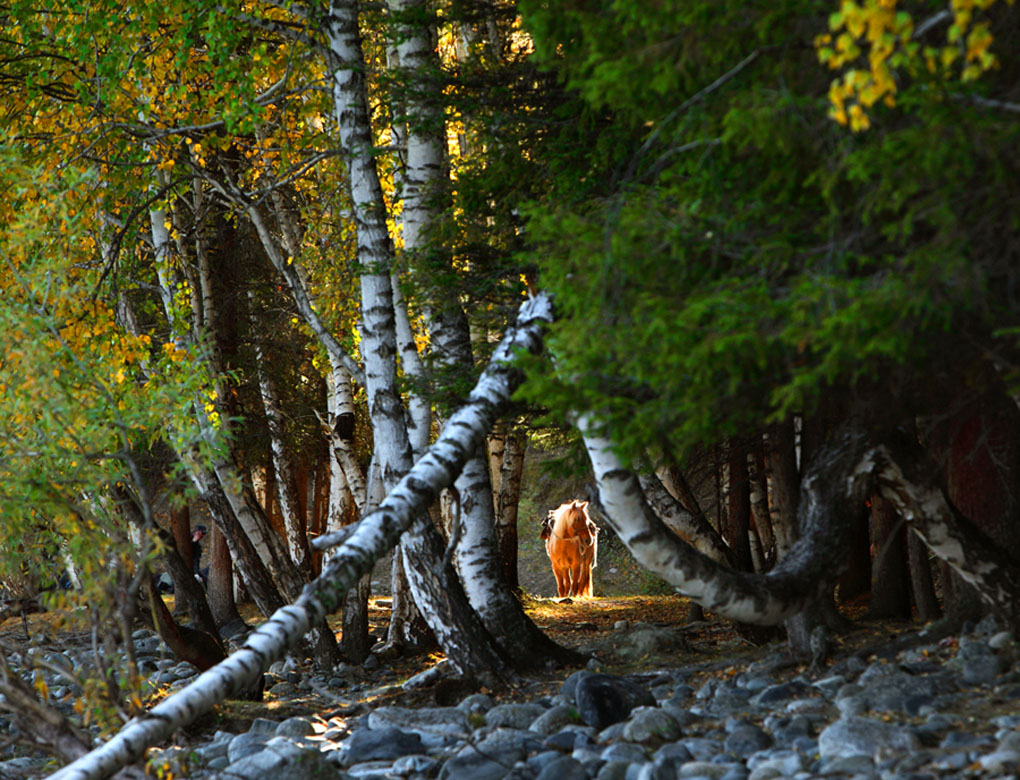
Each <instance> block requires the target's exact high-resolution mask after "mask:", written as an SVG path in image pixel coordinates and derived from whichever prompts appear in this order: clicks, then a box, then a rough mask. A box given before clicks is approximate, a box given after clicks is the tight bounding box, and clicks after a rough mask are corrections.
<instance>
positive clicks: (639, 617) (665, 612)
mask: <svg viewBox="0 0 1020 780" xmlns="http://www.w3.org/2000/svg"><path fill="white" fill-rule="evenodd" d="M542 462H543V458H541V457H537V458H530V457H529V460H528V462H527V464H526V468H525V475H524V490H523V494H522V498H521V505H520V513H519V569H518V570H519V578H520V585H521V599H522V603H523V604H524V607H525V609H526V611H527V612H528V614H529V615H530V616H531V617H532V619H533V620H534V621H535V622H536V623H537V624H538V626H539V627H540V628H542V629H543V630H544V631H545V632H546V633H547V634H548V635H549V636H550V637H551V638H552V639H553V640H555V641H556V642H558V643H559V644H561V645H563V646H566V647H570V648H573V649H577V650H580V651H582V652H583V653H585V654H586V655H592V654H593V655H594V656H595V657H596V658H597V659H598V663H599V666H600V668H601V669H603V670H605V671H608V672H613V673H617V674H626V673H630V672H640V671H647V670H652V669H662V668H680V667H684V668H689V669H692V670H697V672H696V677H701V676H705V675H713V676H726V675H734V674H737V673H738V672H739V671H740V669H742V668H744V667H745V666H746V665H747V664H749V663H751V662H752V661H754V660H756V659H760V658H762V657H764V656H765V655H767V654H770V653H773V654H774V653H776V652H777V651H779V650H780V649H781V647H782V643H781V639H780V632H778V631H777V632H775V633H774V635H773V636H771V637H769V636H754V635H749V634H748V633H747V632H739V631H738V630H737V629H736V627H735V626H734V624H732V623H731V622H728V621H722V620H714V619H712V616H711V615H708V619H707V620H703V621H699V622H695V623H690V622H688V612H689V606H690V605H689V602H688V601H687V599H685V598H682V597H680V596H677V595H676V594H674V593H673V592H672V589H671V588H670V587H669V586H668V585H666V583H664V582H662V581H661V580H659V579H658V578H656V577H654V576H653V575H651V574H649V573H648V572H646V571H645V570H644V569H642V568H641V567H640V566H639V565H638V564H637V563H636V562H635V561H634V560H633V558H632V557H631V556H630V554H629V552H628V551H627V550H626V548H625V547H624V546H623V545H622V543H621V542H620V541H619V539H617V538H616V537H615V536H614V535H613V534H612V533H611V532H609V531H608V529H607V530H606V532H605V533H603V534H602V535H601V536H600V538H601V541H600V546H599V564H598V568H597V569H596V571H595V578H594V581H595V596H594V597H593V598H590V599H560V598H558V597H557V595H556V589H555V580H554V578H553V575H552V570H551V567H550V565H549V561H548V558H547V557H546V554H545V547H544V544H543V543H542V541H541V540H540V539H539V531H540V527H541V520H542V518H544V517H545V516H546V514H547V512H548V511H549V510H550V509H553V508H555V507H557V506H559V505H560V504H561V503H564V502H565V501H568V500H570V499H572V498H583V497H585V494H586V491H585V484H584V480H583V479H579V478H576V477H573V478H572V477H563V476H557V475H556V474H555V472H553V471H550V470H548V469H546V468H543V466H542ZM388 575H389V568H388V564H387V563H386V562H380V565H379V566H378V567H377V569H376V571H375V573H374V576H373V586H374V588H373V596H372V599H371V602H370V623H371V633H372V634H373V635H374V636H376V637H382V636H385V633H386V627H387V624H388V621H389V615H390V609H389V606H390V599H389V597H388V596H389V587H388V585H389V583H388V579H389V577H388ZM865 608H866V603H858V604H853V605H850V607H849V608H848V609H847V610H846V611H847V614H848V616H849V617H853V618H859V617H861V615H862V613H863V612H864V610H865ZM240 610H241V613H242V615H243V617H244V618H245V619H246V621H247V622H248V623H249V624H250V625H256V624H258V623H259V622H261V620H262V617H261V615H260V614H259V613H258V612H257V610H256V609H255V608H254V606H253V605H241V607H240ZM331 623H332V624H333V625H334V627H335V629H336V630H337V632H339V630H340V617H339V615H337V616H334V617H333V618H332V619H331ZM636 624H648V625H651V626H654V627H655V628H658V629H665V630H667V631H669V632H672V634H674V635H675V637H676V641H675V642H671V643H667V644H666V645H664V646H662V647H660V648H657V649H656V650H655V651H653V652H650V653H648V654H645V655H641V654H635V653H634V652H632V651H631V652H620V651H621V647H623V643H624V642H625V640H626V638H627V636H628V634H629V632H628V631H626V630H623V629H624V627H633V626H635V625H636ZM26 628H27V629H28V634H29V635H30V636H31V637H32V640H31V643H32V644H36V645H39V646H41V647H42V648H43V649H50V648H52V649H65V650H66V649H68V648H70V647H77V648H78V649H81V650H84V649H85V647H86V646H87V645H88V644H89V643H90V642H91V637H90V633H89V632H88V631H87V630H81V629H80V628H79V629H78V630H74V629H72V628H71V627H69V626H66V625H65V626H61V625H60V624H58V623H57V622H56V615H52V614H33V615H28V616H27V618H26V622H25V623H24V624H23V623H22V620H21V619H20V618H17V617H15V618H10V619H8V620H6V621H4V622H2V623H0V642H2V643H3V644H5V645H8V646H12V647H21V648H24V646H25V645H26V644H27V642H26V635H25V629H26ZM919 628H920V626H919V625H918V624H907V623H892V622H880V623H875V622H858V623H856V624H855V627H854V629H853V630H851V631H850V632H849V633H847V634H845V635H842V636H840V637H838V638H836V648H835V651H836V652H835V653H834V655H836V656H845V655H846V654H847V653H851V652H857V651H860V650H861V649H862V648H866V647H875V648H881V647H882V646H883V645H887V644H888V643H890V642H891V641H893V640H894V639H895V638H896V637H898V636H899V635H901V634H902V633H904V632H907V631H912V630H913V631H916V630H917V629H919ZM437 660H438V656H437V655H435V654H433V655H431V656H427V657H423V656H413V657H406V658H397V659H388V660H386V661H384V662H383V669H381V670H379V671H383V670H385V671H384V674H383V675H382V676H381V677H379V686H378V693H377V694H376V695H375V696H365V697H364V698H363V699H361V702H362V706H378V705H381V704H403V705H424V704H435V703H448V702H439V701H438V698H437V697H438V695H439V694H438V693H437V692H436V691H430V690H420V691H403V690H401V689H400V688H399V684H400V683H401V682H403V681H405V680H407V679H408V678H410V677H412V676H413V675H414V674H416V673H417V672H420V671H421V670H422V669H424V668H427V667H428V666H431V665H432V664H433V663H435V662H436V661H437ZM570 671H571V670H568V669H561V670H555V671H553V670H540V669H536V670H535V671H534V674H529V675H528V681H527V682H526V683H525V685H524V687H523V688H521V689H520V690H518V691H511V692H509V693H508V694H507V695H508V696H509V697H510V698H516V697H518V696H520V697H532V696H535V695H536V692H537V693H546V692H548V693H552V692H555V691H556V690H558V686H559V685H560V684H561V682H562V680H563V678H564V677H565V676H566V675H567V674H569V673H570ZM790 671H791V672H794V673H795V669H791V670H790ZM378 674H379V672H375V673H372V674H371V675H370V677H376V676H377V675H378ZM333 707H335V702H330V701H329V700H327V699H323V698H322V697H321V696H319V695H315V694H311V695H308V696H307V697H296V698H291V699H289V700H287V701H285V702H284V701H269V700H267V701H266V702H264V703H262V704H252V703H246V702H229V703H224V704H223V705H221V706H220V708H219V710H218V715H217V720H218V727H219V728H227V729H228V730H229V726H228V725H227V724H228V722H229V723H231V725H236V726H237V727H241V725H242V723H243V722H244V721H245V720H246V719H249V720H250V719H251V718H253V717H258V716H267V717H273V718H276V719H279V718H282V717H287V716H289V715H296V714H312V713H315V712H317V713H318V714H319V715H322V714H324V713H327V712H329V711H330V709H331V708H333ZM196 725H198V724H196ZM209 725H210V724H208V723H207V724H205V726H206V727H208V726H209ZM199 728H202V727H201V726H199Z"/></svg>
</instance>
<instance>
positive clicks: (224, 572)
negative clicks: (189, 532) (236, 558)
mask: <svg viewBox="0 0 1020 780" xmlns="http://www.w3.org/2000/svg"><path fill="white" fill-rule="evenodd" d="M208 592H209V609H210V610H211V611H212V616H213V620H214V621H215V623H216V626H217V628H222V627H223V626H225V625H227V624H228V623H233V622H234V621H240V620H241V615H240V613H239V612H238V611H237V604H236V603H235V601H234V567H233V562H232V561H231V560H230V550H229V549H228V548H227V542H226V539H224V538H223V534H222V533H221V532H220V529H219V526H216V525H214V526H213V527H212V528H211V529H210V530H209V584H208Z"/></svg>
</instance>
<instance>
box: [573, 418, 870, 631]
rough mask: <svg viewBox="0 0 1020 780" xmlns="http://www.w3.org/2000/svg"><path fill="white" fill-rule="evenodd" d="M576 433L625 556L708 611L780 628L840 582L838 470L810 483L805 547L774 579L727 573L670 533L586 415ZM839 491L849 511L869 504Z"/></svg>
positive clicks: (847, 488)
mask: <svg viewBox="0 0 1020 780" xmlns="http://www.w3.org/2000/svg"><path fill="white" fill-rule="evenodd" d="M578 428H579V430H580V431H581V433H582V435H583V436H584V441H585V447H586V449H587V450H588V455H589V457H590V459H591V463H592V468H593V470H594V472H595V478H596V480H597V482H598V486H599V497H600V499H601V501H602V505H603V507H604V508H605V513H606V517H607V519H608V521H609V522H610V524H611V525H612V526H613V528H614V530H615V531H616V532H617V534H618V535H619V536H620V539H621V540H622V541H623V543H624V544H625V545H626V546H627V549H629V550H630V552H631V554H632V555H633V556H634V557H635V559H636V560H637V561H638V563H640V564H641V565H642V566H644V567H645V568H646V569H648V570H649V571H651V572H653V573H654V574H657V575H658V576H659V577H662V578H663V579H664V580H666V582H668V583H670V584H671V585H673V587H674V588H676V590H677V592H679V593H680V594H682V595H684V596H687V597H688V598H690V599H691V600H693V601H695V602H697V603H698V604H700V605H702V606H703V607H705V608H706V609H708V610H711V611H712V612H714V613H716V614H717V615H720V616H722V617H726V618H729V619H731V620H737V621H740V622H742V623H753V624H758V625H775V624H777V623H779V622H781V621H783V620H785V619H786V618H788V617H790V616H792V615H795V614H797V613H798V612H800V611H801V609H802V608H803V607H804V606H805V605H806V604H807V603H809V602H810V601H811V600H812V599H813V598H815V597H816V596H817V595H818V588H819V582H820V581H823V580H829V579H830V578H834V577H835V576H837V575H838V573H839V570H840V566H841V564H842V563H843V559H844V557H845V556H843V555H842V553H843V550H842V549H841V548H842V547H843V544H842V538H841V534H842V530H843V526H844V525H846V526H849V522H847V523H845V524H844V523H841V522H840V518H830V517H829V516H828V513H829V512H830V510H832V507H831V506H829V504H828V503H827V502H826V501H825V498H826V496H825V492H824V491H825V489H826V487H829V488H830V489H831V486H829V485H827V484H826V483H827V481H829V480H838V478H839V473H834V469H832V468H830V469H828V470H827V471H826V470H824V469H822V471H824V473H823V474H822V475H821V476H819V474H817V473H815V474H809V475H807V476H806V477H805V479H804V482H803V494H802V499H801V514H802V519H803V520H805V521H806V522H805V530H804V533H803V534H802V537H801V540H800V544H799V545H798V547H797V548H796V549H795V550H793V551H791V553H790V555H789V556H787V558H786V559H785V560H784V561H782V562H781V563H780V565H779V566H777V567H776V568H775V569H774V570H773V571H772V572H770V573H769V574H768V575H764V576H763V575H756V574H750V573H745V572H738V571H734V570H732V569H729V568H727V567H725V566H722V565H720V564H719V563H717V562H715V561H713V560H711V559H710V558H708V557H706V556H705V555H702V554H701V553H699V552H697V551H696V550H695V549H694V548H692V547H691V546H690V545H688V544H687V543H685V542H684V541H683V540H682V539H680V538H679V537H677V536H675V535H674V534H672V533H671V532H670V531H668V530H667V529H666V527H665V526H664V525H663V524H662V522H661V521H660V520H659V518H658V517H657V516H656V514H655V512H654V511H653V510H652V509H651V507H650V506H649V505H648V503H647V501H646V500H645V496H644V491H643V490H642V489H641V486H640V484H639V483H638V480H637V477H635V476H634V474H633V473H631V472H630V471H628V470H627V469H625V468H623V466H622V464H621V463H620V461H619V459H618V458H617V456H616V455H615V453H614V452H613V451H612V446H611V444H610V442H609V441H608V440H606V439H605V438H603V437H601V436H600V435H599V434H597V433H596V432H595V429H594V426H593V425H592V423H591V420H590V419H589V418H588V417H587V416H586V415H582V416H581V417H580V418H579V420H578ZM839 489H840V490H841V491H843V492H842V494H841V497H842V499H843V505H844V506H845V507H849V506H852V505H853V502H854V498H855V496H856V494H857V493H861V494H862V495H861V496H859V498H860V502H861V503H863V500H864V496H863V492H864V485H863V483H862V481H860V480H856V481H852V482H848V483H846V484H841V485H840V486H839ZM664 492H665V491H664ZM836 508H837V509H840V507H838V506H837V507H836ZM830 520H831V522H830Z"/></svg>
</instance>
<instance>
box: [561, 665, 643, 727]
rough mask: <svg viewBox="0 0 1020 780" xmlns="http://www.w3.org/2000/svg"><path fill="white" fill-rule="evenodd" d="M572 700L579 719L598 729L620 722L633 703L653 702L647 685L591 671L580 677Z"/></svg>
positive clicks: (633, 705)
mask: <svg viewBox="0 0 1020 780" xmlns="http://www.w3.org/2000/svg"><path fill="white" fill-rule="evenodd" d="M575 700H576V702H577V709H578V713H579V714H580V716H581V720H583V721H584V722H585V723H587V724H588V725H590V726H594V727H595V728H597V729H603V728H605V727H606V726H610V725H612V724H614V723H619V722H620V721H622V720H624V719H625V718H626V717H627V716H628V715H630V713H631V710H633V709H634V708H635V707H640V706H655V697H653V696H652V694H651V693H650V692H649V691H648V689H646V688H644V687H642V686H640V685H638V684H637V683H634V682H631V681H630V680H627V679H625V678H623V677H616V676H615V675H610V674H591V675H588V676H587V677H584V678H582V679H581V680H579V682H578V683H577V688H576V691H575Z"/></svg>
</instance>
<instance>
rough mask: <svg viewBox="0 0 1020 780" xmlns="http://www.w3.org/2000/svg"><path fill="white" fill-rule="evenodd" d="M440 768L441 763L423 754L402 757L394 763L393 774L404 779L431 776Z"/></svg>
mask: <svg viewBox="0 0 1020 780" xmlns="http://www.w3.org/2000/svg"><path fill="white" fill-rule="evenodd" d="M438 768H439V762H438V761H437V760H436V759H434V758H432V756H426V755H422V754H418V755H411V756H401V757H400V758H398V759H397V760H396V761H394V762H393V770H392V771H393V774H395V775H397V776H400V777H403V776H405V775H411V774H414V775H431V774H434V773H435V772H436V770H437V769H438Z"/></svg>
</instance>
